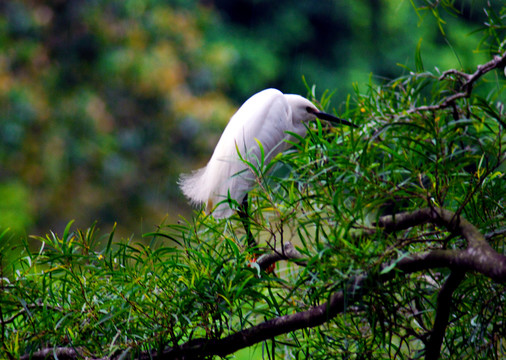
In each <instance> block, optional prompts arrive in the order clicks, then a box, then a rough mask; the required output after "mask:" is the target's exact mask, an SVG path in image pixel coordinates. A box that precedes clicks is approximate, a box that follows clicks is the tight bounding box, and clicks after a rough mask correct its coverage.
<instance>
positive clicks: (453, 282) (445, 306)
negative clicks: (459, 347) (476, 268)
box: [425, 271, 465, 360]
mask: <svg viewBox="0 0 506 360" xmlns="http://www.w3.org/2000/svg"><path fill="white" fill-rule="evenodd" d="M464 277H465V273H464V272H461V271H453V272H452V273H451V274H450V276H449V277H448V279H447V280H446V282H445V284H444V285H443V288H442V289H441V291H440V292H439V295H438V298H437V312H436V319H435V320H434V326H433V328H432V332H431V334H430V338H429V343H428V344H427V347H426V348H425V360H437V359H439V355H440V353H441V345H442V344H443V338H444V335H445V332H446V327H447V326H448V319H449V318H450V307H451V302H452V295H453V293H454V291H455V290H456V289H457V287H458V286H459V285H460V283H461V282H462V280H464Z"/></svg>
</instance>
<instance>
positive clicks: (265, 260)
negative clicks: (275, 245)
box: [256, 242, 305, 270]
mask: <svg viewBox="0 0 506 360" xmlns="http://www.w3.org/2000/svg"><path fill="white" fill-rule="evenodd" d="M302 258H303V256H302V254H301V253H300V252H298V251H297V249H296V248H295V247H294V246H293V244H292V243H291V242H287V243H285V244H284V245H283V247H282V248H281V249H277V250H275V251H274V252H272V253H268V254H264V255H262V256H260V257H259V258H258V259H257V261H256V262H257V264H258V266H260V269H262V270H265V269H267V268H269V266H271V265H273V264H275V263H276V262H278V261H280V260H290V259H292V260H299V259H302ZM296 263H297V264H299V265H305V262H304V261H296Z"/></svg>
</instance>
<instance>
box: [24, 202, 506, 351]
mask: <svg viewBox="0 0 506 360" xmlns="http://www.w3.org/2000/svg"><path fill="white" fill-rule="evenodd" d="M425 223H433V224H435V225H440V226H445V227H446V228H447V229H448V230H449V231H451V232H453V233H455V234H458V235H460V236H462V237H463V238H465V239H466V240H467V242H468V245H469V246H468V248H467V249H465V250H434V251H430V252H427V253H423V254H413V255H410V256H407V257H404V258H402V259H401V260H399V261H397V262H396V263H395V269H397V270H400V271H402V272H404V273H405V274H409V273H414V272H418V271H423V270H428V269H434V268H443V267H446V268H450V269H453V272H456V271H457V273H463V272H465V271H467V270H472V271H477V272H480V273H482V274H483V275H485V276H489V277H490V278H492V279H494V280H495V281H499V282H506V257H505V256H503V255H500V254H498V253H496V252H495V251H494V250H493V249H492V248H491V247H490V246H489V245H488V243H487V242H486V240H485V238H484V237H483V235H482V234H481V233H480V232H479V231H478V230H477V229H476V227H474V226H473V225H472V224H470V223H469V222H468V221H466V220H464V219H462V218H460V217H457V216H455V214H454V213H452V212H451V211H448V210H444V209H437V208H436V209H429V208H426V209H421V210H417V211H414V212H407V213H401V214H397V215H396V216H395V217H394V216H386V217H382V218H380V219H379V221H378V224H377V225H378V226H380V227H382V228H383V231H386V232H393V231H398V230H403V229H407V228H411V227H414V226H418V225H422V224H425ZM280 254H282V252H280ZM285 255H286V253H285ZM272 256H273V258H275V256H279V254H278V255H272ZM267 258H269V257H267ZM259 260H260V259H259ZM262 261H265V263H263V265H262V266H264V265H266V264H267V263H268V261H267V260H262ZM269 261H270V260H269ZM389 268H390V266H389V264H385V265H384V266H383V267H382V269H389ZM395 274H397V272H396V271H384V272H383V273H382V272H379V273H378V272H376V271H375V272H372V273H369V274H365V275H361V276H357V277H354V278H352V279H351V280H350V282H349V285H348V286H347V287H346V289H344V290H342V291H339V292H336V293H334V294H332V295H331V296H330V298H329V301H328V302H326V303H324V304H321V305H319V306H315V307H313V308H311V309H309V310H307V311H303V312H299V313H295V314H290V315H285V316H281V317H278V318H275V319H271V320H269V321H265V322H263V323H261V324H259V325H256V326H253V327H250V328H248V329H244V330H241V331H239V332H236V333H234V334H231V335H229V336H227V337H225V338H221V339H194V340H191V341H188V342H187V343H185V344H183V345H181V346H177V347H173V348H169V349H166V350H165V351H164V352H163V353H161V354H159V355H158V358H159V359H190V358H191V359H199V358H205V357H210V356H212V355H219V356H226V355H229V354H232V353H234V352H235V351H237V350H239V349H243V348H246V347H249V346H252V345H254V344H256V343H259V342H261V341H265V340H269V339H272V338H274V337H275V336H278V335H282V334H286V333H289V332H292V331H296V330H299V329H305V328H311V327H315V326H319V325H322V324H324V323H325V322H328V321H329V320H331V319H332V318H334V317H336V316H337V315H338V314H339V313H341V312H343V311H344V310H345V309H346V308H348V307H349V306H351V305H352V304H353V303H355V302H356V301H358V300H360V299H361V298H362V297H363V296H365V295H367V294H369V293H370V292H372V291H374V290H375V289H376V288H377V287H378V286H380V284H381V283H384V282H385V281H388V280H389V279H391V278H393V277H394V276H395ZM457 280H458V277H457V275H455V277H454V278H451V281H450V280H448V282H447V283H446V284H445V286H444V287H443V289H442V290H441V293H440V296H439V298H438V304H439V305H438V313H439V318H440V319H439V320H437V321H436V322H435V325H434V332H433V335H432V336H431V339H430V341H434V342H436V340H437V342H438V343H439V341H440V339H441V335H440V334H438V332H443V334H444V328H446V325H445V321H444V320H445V316H446V315H445V312H446V311H447V310H446V309H445V306H448V301H449V300H448V297H451V294H452V293H453V291H454V287H456V286H458V282H459V281H457ZM446 322H447V318H446ZM443 325H444V326H443ZM434 347H435V345H434ZM439 347H440V345H439ZM40 354H42V352H37V353H34V354H32V355H31V359H43V358H45V356H46V355H48V353H47V352H46V353H45V354H44V356H42V355H40ZM49 355H50V353H49ZM156 355H157V354H154V353H142V354H141V355H140V356H139V358H140V359H144V358H146V359H147V358H149V357H153V356H156ZM114 358H115V357H111V359H114Z"/></svg>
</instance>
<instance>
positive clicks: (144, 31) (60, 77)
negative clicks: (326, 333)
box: [0, 0, 500, 236]
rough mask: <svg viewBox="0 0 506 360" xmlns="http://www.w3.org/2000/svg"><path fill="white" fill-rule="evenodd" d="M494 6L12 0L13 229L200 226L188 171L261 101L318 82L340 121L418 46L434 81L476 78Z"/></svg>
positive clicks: (4, 172)
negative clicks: (348, 106) (235, 119)
mask: <svg viewBox="0 0 506 360" xmlns="http://www.w3.org/2000/svg"><path fill="white" fill-rule="evenodd" d="M414 3H416V4H417V5H422V2H417V1H414ZM498 3H500V2H498ZM483 6H486V1H473V0H462V1H455V14H453V15H452V14H441V17H442V19H444V21H445V22H446V24H443V23H438V22H437V21H436V20H435V17H433V16H430V12H424V13H423V14H422V13H417V12H416V11H415V10H414V9H413V7H412V4H411V2H410V1H407V0H406V1H399V0H346V1H337V0H336V1H331V0H320V1H316V2H314V1H288V0H278V1H270V0H239V1H236V0H216V1H210V0H208V1H205V0H202V1H194V0H174V1H161V0H121V1H120V0H117V1H100V0H90V1H80V0H79V1H77V0H69V1H60V0H53V1H35V0H34V1H19V0H16V1H3V2H1V3H0V228H5V227H9V228H11V229H12V230H13V231H14V232H16V233H19V234H45V233H47V232H48V231H49V230H53V231H57V232H61V231H62V229H63V228H64V226H65V224H66V223H67V222H68V221H69V220H71V219H75V220H76V225H77V226H79V227H86V226H89V225H90V224H91V223H92V222H93V221H95V220H97V221H98V223H99V226H100V228H101V229H103V230H106V231H107V230H110V228H111V226H112V224H113V223H115V222H117V223H118V231H119V232H120V233H121V234H122V235H123V236H129V235H130V234H132V233H135V234H140V233H142V232H147V231H151V230H153V228H154V227H155V226H156V225H158V224H160V223H162V222H163V221H169V222H174V221H177V218H178V216H179V215H183V216H186V217H187V216H190V215H191V211H192V209H191V208H190V207H189V206H188V205H187V203H186V201H185V199H184V198H183V197H182V195H181V193H180V191H179V189H178V186H177V179H178V176H179V174H180V173H181V172H188V171H190V170H191V169H196V168H198V167H201V166H203V165H205V163H206V161H207V160H208V159H209V157H210V154H211V153H212V150H213V148H214V145H215V144H216V142H217V140H218V138H219V135H220V133H221V131H222V129H223V128H224V126H225V124H226V122H227V121H228V119H229V117H230V116H231V115H232V114H233V112H234V111H235V109H236V108H237V107H238V105H239V104H240V103H241V102H243V101H244V100H245V99H246V98H248V97H249V96H251V95H252V94H253V93H255V92H257V91H259V90H261V89H264V88H267V87H276V88H279V89H280V90H282V91H283V92H286V93H299V94H302V95H305V94H306V93H307V90H306V87H305V85H304V82H303V80H302V77H303V76H304V77H305V79H306V81H307V83H308V84H309V85H312V84H316V85H317V94H320V95H321V93H322V92H323V91H324V90H326V89H329V90H330V91H335V94H334V96H333V102H332V106H333V108H335V109H336V110H337V111H339V109H340V106H341V105H342V103H343V102H344V101H345V99H346V97H347V96H348V95H347V94H349V93H351V91H352V89H353V86H354V84H357V85H358V86H359V87H362V88H364V87H365V86H368V84H369V83H370V81H372V83H381V82H383V81H388V79H391V78H394V77H397V76H400V75H402V74H403V73H405V72H407V71H409V68H414V64H415V61H414V57H415V49H416V48H417V47H419V48H420V50H421V54H422V59H423V63H424V65H425V68H426V69H428V70H429V71H434V72H436V70H435V67H437V68H439V69H442V70H445V69H448V68H458V69H465V70H472V69H474V68H475V66H476V65H477V64H479V63H482V62H485V61H487V60H488V59H489V54H486V53H482V52H480V51H479V47H478V43H479V40H480V39H481V37H480V34H476V33H473V31H474V30H476V29H479V28H480V27H481V25H482V23H483V19H484V18H485V15H484V13H483V9H482V7H483ZM496 6H497V7H499V6H500V5H496ZM443 25H444V29H445V30H444V31H442V29H443V28H442V26H443ZM371 74H374V75H371ZM164 219H165V220H164Z"/></svg>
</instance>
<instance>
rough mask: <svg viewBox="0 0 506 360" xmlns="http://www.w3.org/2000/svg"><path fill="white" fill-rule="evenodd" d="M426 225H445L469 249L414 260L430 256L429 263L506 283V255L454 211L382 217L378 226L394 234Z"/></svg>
mask: <svg viewBox="0 0 506 360" xmlns="http://www.w3.org/2000/svg"><path fill="white" fill-rule="evenodd" d="M426 223H432V224H435V225H438V226H444V227H446V228H447V229H448V231H450V232H452V233H454V234H456V235H459V236H462V237H463V238H464V239H465V240H466V241H467V244H468V247H467V249H465V250H463V251H457V250H436V251H433V252H430V253H426V254H415V255H412V256H411V257H412V258H413V257H415V258H424V257H426V259H427V261H431V262H436V263H440V264H441V267H443V266H450V267H460V268H462V269H464V270H470V271H473V270H474V271H478V272H480V273H482V274H484V275H486V276H488V277H490V278H492V279H493V280H495V281H498V282H504V281H506V256H504V255H501V254H498V253H497V252H496V251H495V250H494V249H492V247H491V246H490V245H489V244H488V242H487V241H486V240H485V237H484V236H483V234H481V233H480V231H479V230H478V229H477V228H476V227H475V226H474V225H472V224H471V223H470V222H469V221H467V220H465V219H463V218H462V217H460V216H456V215H455V213H453V212H451V211H448V210H445V209H441V208H424V209H420V210H416V211H413V212H406V213H401V214H397V215H395V216H394V215H392V216H390V215H389V216H384V217H381V218H380V219H379V220H378V223H377V225H378V226H379V227H381V228H383V229H384V231H386V232H394V231H399V230H405V229H408V228H411V227H414V226H418V225H423V224H426ZM445 264H446V265H445Z"/></svg>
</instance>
